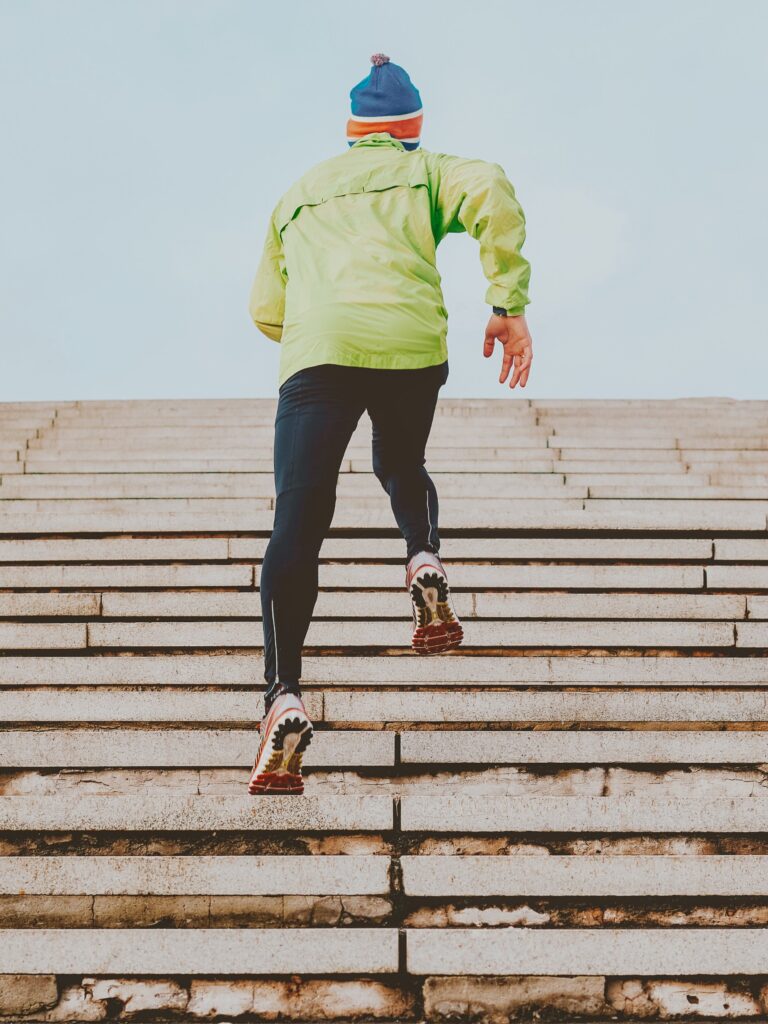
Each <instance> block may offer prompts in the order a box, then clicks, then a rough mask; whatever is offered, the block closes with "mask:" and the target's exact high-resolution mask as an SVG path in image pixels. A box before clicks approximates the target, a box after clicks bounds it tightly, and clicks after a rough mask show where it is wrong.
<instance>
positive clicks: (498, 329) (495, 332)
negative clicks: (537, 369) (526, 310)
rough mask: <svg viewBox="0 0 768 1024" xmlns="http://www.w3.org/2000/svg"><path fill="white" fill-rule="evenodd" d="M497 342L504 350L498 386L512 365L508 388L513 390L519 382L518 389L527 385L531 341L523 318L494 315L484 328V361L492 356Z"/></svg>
mask: <svg viewBox="0 0 768 1024" xmlns="http://www.w3.org/2000/svg"><path fill="white" fill-rule="evenodd" d="M497 341H500V342H501V344H502V347H503V348H504V357H503V359H502V362H501V374H500V375H499V384H503V383H504V381H505V380H506V379H507V377H509V371H510V370H511V369H512V364H513V363H514V367H515V369H514V372H513V374H512V378H511V380H510V382H509V386H510V387H511V388H513V387H514V386H515V385H516V384H517V383H518V381H519V382H520V387H521V388H524V387H525V385H526V384H527V383H528V374H529V373H530V371H531V362H532V360H533V341H532V339H531V335H530V332H529V330H528V325H527V324H526V322H525V316H523V315H522V314H521V315H520V316H496V314H495V313H494V314H493V315H492V316H491V318H490V320H489V321H488V326H487V327H486V328H485V342H484V344H483V355H484V356H485V357H486V359H487V358H488V357H489V356H492V355H493V350H494V348H495V347H496V342H497Z"/></svg>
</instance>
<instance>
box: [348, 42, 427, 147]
mask: <svg viewBox="0 0 768 1024" xmlns="http://www.w3.org/2000/svg"><path fill="white" fill-rule="evenodd" d="M371 64H373V67H372V68H371V70H370V72H369V73H368V75H367V76H366V77H365V78H364V79H363V80H362V81H361V82H358V83H357V85H356V86H354V88H353V89H352V90H351V91H350V94H349V95H350V99H351V100H352V116H351V117H350V118H349V120H348V121H347V142H348V143H349V145H350V146H353V145H354V144H355V143H356V142H357V141H358V140H359V139H361V138H363V137H364V136H366V135H371V134H373V133H374V132H386V133H388V134H390V135H391V136H392V137H393V138H395V139H398V140H399V141H400V142H401V143H402V144H403V146H404V148H405V149H408V150H412V149H417V148H418V146H419V143H420V139H421V126H422V118H423V113H422V107H421V96H420V95H419V90H418V89H417V88H416V86H415V85H414V84H413V82H412V81H411V79H410V78H409V76H408V72H407V71H406V70H405V68H401V67H400V65H399V64H393V63H392V61H391V60H390V59H389V57H388V56H387V54H386V53H374V54H373V56H372V57H371Z"/></svg>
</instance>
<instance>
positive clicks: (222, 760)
mask: <svg viewBox="0 0 768 1024" xmlns="http://www.w3.org/2000/svg"><path fill="white" fill-rule="evenodd" d="M251 703H252V704H253V705H254V706H253V708H252V713H253V714H254V716H255V715H256V713H257V712H260V710H261V709H260V708H259V707H258V704H257V703H256V702H255V701H252V702H251ZM734 735H736V734H734ZM258 741H259V737H258V733H257V732H256V731H255V729H248V730H236V729H231V730H220V729H216V730H208V729H206V730H202V729H195V730H184V729H164V730H163V731H162V732H158V731H157V730H144V729H142V730H139V729H130V730H120V729H108V730H103V729H102V730H97V729H67V730H61V731H58V732H53V733H52V732H50V731H48V730H47V731H45V732H31V731H24V732H21V731H20V732H15V731H7V732H3V734H2V747H1V748H0V768H104V767H108V768H154V767H177V768H182V767H185V768H186V767H195V768H203V767H206V768H208V767H222V768H223V767H231V768H241V767H242V766H243V765H251V764H252V763H253V759H254V757H255V755H256V749H257V747H258ZM723 746H725V745H723ZM742 760H744V761H745V760H748V758H742ZM755 760H759V758H755ZM394 763H395V734H394V733H393V732H370V731H365V732H364V731H355V732H349V731H347V732H341V731H334V732H327V731H317V730H316V731H315V735H314V738H313V740H312V743H311V744H310V746H309V749H308V750H307V753H306V754H305V756H304V764H305V766H307V767H314V766H317V767H333V768H340V767H372V766H375V767H382V766H385V765H393V764H394ZM0 863H2V859H1V858H0Z"/></svg>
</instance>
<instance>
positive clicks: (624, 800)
mask: <svg viewBox="0 0 768 1024" xmlns="http://www.w3.org/2000/svg"><path fill="white" fill-rule="evenodd" d="M6 799H16V800H23V799H25V798H22V797H9V798H6ZM40 799H45V798H40ZM94 799H98V798H94ZM103 799H104V800H105V801H107V800H111V799H113V798H112V797H104V798H103ZM117 799H119V798H117ZM400 813H401V828H402V830H403V831H404V832H427V833H429V832H433V833H436V834H443V833H451V832H456V833H467V834H473V833H485V832H487V833H490V834H491V835H499V834H500V833H505V832H510V833H527V832H534V833H537V832H538V833H544V832H564V833H576V832H588V833H595V834H596V835H602V834H605V833H614V832H615V833H630V834H631V833H637V834H640V835H642V834H643V833H647V834H651V835H652V834H675V833H680V834H686V833H702V834H710V835H711V834H719V833H737V834H738V833H742V834H744V833H759V832H765V831H766V829H767V828H768V799H766V797H765V796H760V797H751V798H747V799H745V798H743V797H740V798H738V799H729V798H723V797H717V798H713V799H701V798H699V799H695V798H690V797H650V796H637V795H634V794H632V795H626V794H625V795H622V796H620V797H605V796H580V797H572V796H547V795H541V794H537V795H536V796H507V795H506V794H504V792H503V790H501V791H500V792H498V793H497V794H493V797H492V799H490V798H488V797H483V798H482V799H479V800H478V798H477V795H476V794H474V793H445V792H440V793H437V792H436V793H429V794H418V795H417V794H409V793H406V794H404V795H403V796H402V797H401V798H400ZM602 930H603V929H600V931H601V932H602ZM674 931H675V932H677V929H674ZM766 935H767V936H768V932H766Z"/></svg>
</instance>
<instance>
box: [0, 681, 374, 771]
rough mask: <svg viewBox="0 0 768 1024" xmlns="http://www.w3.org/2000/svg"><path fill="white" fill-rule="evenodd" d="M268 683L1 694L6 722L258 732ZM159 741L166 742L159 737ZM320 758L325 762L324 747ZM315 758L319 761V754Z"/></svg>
mask: <svg viewBox="0 0 768 1024" xmlns="http://www.w3.org/2000/svg"><path fill="white" fill-rule="evenodd" d="M265 685H266V684H265V683H263V682H257V685H256V687H255V689H254V691H253V692H249V691H247V690H236V691H234V692H232V691H220V690H183V689H181V688H177V687H174V688H173V689H172V690H170V691H163V690H149V691H145V690H128V691H121V690H114V689H112V688H111V687H101V688H99V689H97V690H96V691H95V692H93V691H88V690H74V691H73V690H65V691H64V692H57V691H56V690H51V689H49V688H45V689H39V688H34V689H31V690H26V691H24V690H6V691H0V722H169V723H174V722H247V723H253V725H252V728H255V725H256V723H257V721H258V720H259V719H260V718H261V715H262V713H263V709H264V703H263V700H262V692H263V689H264V686H265ZM304 705H305V707H306V709H307V713H308V714H309V716H310V717H311V718H312V719H313V720H315V721H319V720H321V719H322V714H323V698H322V694H319V693H313V692H311V691H310V692H309V693H305V694H304ZM254 735H255V734H254ZM157 742H158V743H160V742H162V740H161V739H160V738H158V741H157ZM343 742H344V741H342V745H343ZM389 742H390V741H389V740H375V741H374V743H373V746H372V750H379V751H382V749H383V750H384V751H386V750H387V749H388V745H389ZM349 743H350V744H351V747H354V746H355V744H356V741H355V740H354V739H353V740H350V741H349ZM253 744H254V738H253V735H252V738H251V747H250V748H249V752H248V756H247V758H246V760H245V762H244V763H246V764H248V763H250V762H251V761H252V760H253V753H254V751H253V750H252V747H253ZM312 746H313V747H314V744H313V745H312ZM323 746H324V741H322V740H321V742H320V747H321V748H322V747H323ZM333 746H334V744H333V742H331V745H330V748H329V749H331V750H332V749H333ZM339 750H341V747H339ZM350 755H351V749H350ZM308 756H309V755H308ZM317 756H318V757H320V758H322V756H323V754H322V749H321V750H320V751H319V752H318V754H317ZM382 756H389V755H388V754H382ZM312 757H313V758H314V757H315V754H314V753H313V754H312Z"/></svg>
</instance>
